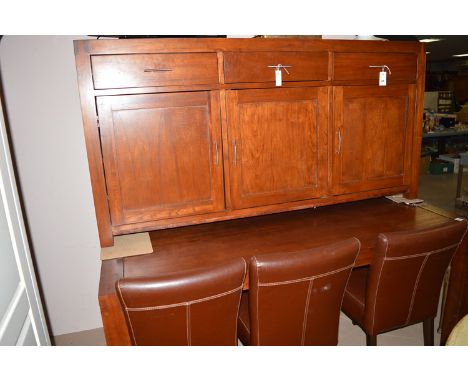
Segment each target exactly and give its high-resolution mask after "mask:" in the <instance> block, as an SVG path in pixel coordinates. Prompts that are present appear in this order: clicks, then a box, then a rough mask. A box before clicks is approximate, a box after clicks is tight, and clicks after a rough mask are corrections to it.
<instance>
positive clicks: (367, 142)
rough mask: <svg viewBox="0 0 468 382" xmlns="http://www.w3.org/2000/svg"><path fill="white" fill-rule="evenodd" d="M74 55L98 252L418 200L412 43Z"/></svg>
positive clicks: (157, 42)
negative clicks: (268, 217)
mask: <svg viewBox="0 0 468 382" xmlns="http://www.w3.org/2000/svg"><path fill="white" fill-rule="evenodd" d="M75 54H76V64H77V72H78V80H79V88H80V96H81V106H82V114H83V124H84V131H85V139H86V147H87V152H88V160H89V167H90V174H91V181H92V186H93V195H94V203H95V208H96V216H97V221H98V227H99V235H100V240H101V245H102V246H110V245H112V244H113V237H114V236H115V235H121V234H126V233H131V232H140V231H149V230H157V229H163V228H172V227H178V226H186V225H193V224H199V223H208V222H214V221H219V220H229V219H235V218H240V217H248V216H255V215H263V214H269V213H276V212H284V211H291V210H298V209H304V208H309V207H317V206H322V205H328V204H336V203H341V202H346V201H355V200H360V199H367V198H372V197H376V196H382V195H388V194H395V193H399V192H403V193H405V194H406V195H407V196H408V197H415V196H417V185H418V173H419V155H420V143H421V133H422V129H421V118H422V108H423V95H424V73H425V50H424V46H423V44H420V43H408V42H398V43H397V42H389V41H339V40H336V41H333V40H305V39H131V40H86V41H85V40H82V41H76V42H75ZM383 65H386V66H387V68H384V69H382V68H380V67H375V66H383ZM382 70H384V71H386V72H387V84H386V86H379V73H380V72H381V71H382ZM278 72H279V74H278ZM279 75H281V77H282V78H281V84H279V83H277V82H276V80H277V76H279ZM278 85H280V86H278Z"/></svg>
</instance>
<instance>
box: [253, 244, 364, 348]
mask: <svg viewBox="0 0 468 382" xmlns="http://www.w3.org/2000/svg"><path fill="white" fill-rule="evenodd" d="M359 248H360V242H359V240H357V239H356V238H352V239H348V240H344V241H341V242H339V243H334V244H331V245H327V246H323V247H318V248H312V249H308V250H303V251H298V252H289V253H275V254H266V255H258V256H255V257H253V258H252V259H251V261H250V269H249V285H250V290H249V312H250V313H249V314H250V317H249V318H250V341H251V345H336V344H337V343H338V324H339V317H340V309H341V303H342V301H343V294H344V290H345V287H346V284H347V282H348V279H349V276H350V273H351V269H352V268H353V265H354V262H355V260H356V256H357V254H358V253H359Z"/></svg>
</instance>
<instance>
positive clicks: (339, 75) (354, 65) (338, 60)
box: [333, 53, 417, 84]
mask: <svg viewBox="0 0 468 382" xmlns="http://www.w3.org/2000/svg"><path fill="white" fill-rule="evenodd" d="M377 65H387V66H388V67H389V68H390V71H391V74H390V75H387V81H388V82H391V81H392V80H403V81H408V82H414V81H415V80H416V73H417V56H416V55H415V54H406V53H335V56H334V65H333V79H334V80H375V82H376V84H377V83H378V80H379V72H380V71H381V70H382V69H381V68H370V66H377Z"/></svg>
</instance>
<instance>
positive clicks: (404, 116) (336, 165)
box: [333, 85, 415, 194]
mask: <svg viewBox="0 0 468 382" xmlns="http://www.w3.org/2000/svg"><path fill="white" fill-rule="evenodd" d="M414 91H415V89H414V85H398V86H387V87H379V86H372V87H367V86H352V87H335V88H334V100H335V101H334V106H335V108H334V116H335V118H334V122H335V124H334V128H335V132H334V136H335V155H334V161H333V179H334V180H333V182H334V186H333V191H334V193H335V194H343V193H352V192H359V191H365V190H371V189H379V188H387V187H396V186H401V185H409V182H410V179H411V174H412V173H411V159H412V157H411V156H412V150H411V149H412V134H413V119H414V109H413V105H414Z"/></svg>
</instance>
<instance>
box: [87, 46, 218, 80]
mask: <svg viewBox="0 0 468 382" xmlns="http://www.w3.org/2000/svg"><path fill="white" fill-rule="evenodd" d="M91 64H92V68H93V81H94V88H95V89H112V88H132V87H145V86H171V85H204V84H217V83H219V79H218V60H217V56H216V53H190V54H188V53H165V54H119V55H100V56H92V57H91Z"/></svg>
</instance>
